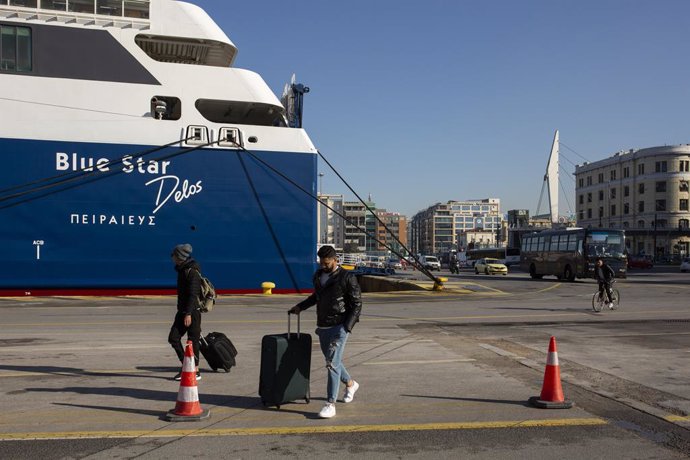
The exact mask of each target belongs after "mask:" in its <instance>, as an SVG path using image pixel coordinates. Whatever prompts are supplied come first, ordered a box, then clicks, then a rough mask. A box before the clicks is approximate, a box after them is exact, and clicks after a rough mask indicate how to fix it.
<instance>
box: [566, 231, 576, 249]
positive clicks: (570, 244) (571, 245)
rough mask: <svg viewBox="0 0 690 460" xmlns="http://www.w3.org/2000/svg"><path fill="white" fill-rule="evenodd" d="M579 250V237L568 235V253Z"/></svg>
mask: <svg viewBox="0 0 690 460" xmlns="http://www.w3.org/2000/svg"><path fill="white" fill-rule="evenodd" d="M576 250H577V235H575V234H571V235H568V251H576Z"/></svg>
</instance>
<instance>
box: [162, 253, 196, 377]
mask: <svg viewBox="0 0 690 460" xmlns="http://www.w3.org/2000/svg"><path fill="white" fill-rule="evenodd" d="M170 256H171V257H172V260H173V262H174V263H175V270H176V271H177V313H176V314H175V320H174V321H173V325H172V327H171V328H170V334H169V335H168V343H170V345H172V347H173V350H175V353H177V357H178V359H179V360H180V362H182V361H183V360H184V348H183V346H182V343H181V339H182V337H183V336H184V335H185V334H187V339H188V340H191V341H192V347H193V348H194V362H195V364H196V379H197V380H200V379H201V373H200V372H199V339H200V338H201V311H200V310H199V296H200V294H201V273H200V267H199V264H198V263H197V261H196V260H194V259H193V258H192V245H191V244H189V243H185V244H178V245H177V246H175V247H174V248H173V251H172V254H170ZM181 377H182V373H181V372H178V373H177V375H176V376H175V377H174V379H175V380H180V379H181Z"/></svg>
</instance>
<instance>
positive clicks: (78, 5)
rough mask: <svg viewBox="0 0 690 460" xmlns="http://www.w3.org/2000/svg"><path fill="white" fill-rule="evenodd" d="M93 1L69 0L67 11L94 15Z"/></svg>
mask: <svg viewBox="0 0 690 460" xmlns="http://www.w3.org/2000/svg"><path fill="white" fill-rule="evenodd" d="M93 5H94V2H93V0H69V5H68V8H67V10H68V11H72V12H74V13H89V14H94V13H95V11H94V7H93Z"/></svg>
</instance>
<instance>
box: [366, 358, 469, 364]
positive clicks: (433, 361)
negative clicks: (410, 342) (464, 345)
mask: <svg viewBox="0 0 690 460" xmlns="http://www.w3.org/2000/svg"><path fill="white" fill-rule="evenodd" d="M474 361H476V359H472V358H456V359H437V360H420V361H374V362H371V361H368V362H366V363H362V365H364V366H386V365H393V364H447V363H471V362H474Z"/></svg>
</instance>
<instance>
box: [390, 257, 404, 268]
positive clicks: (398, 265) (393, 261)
mask: <svg viewBox="0 0 690 460" xmlns="http://www.w3.org/2000/svg"><path fill="white" fill-rule="evenodd" d="M386 267H387V268H392V269H393V270H402V268H403V267H402V264H401V263H400V261H399V260H398V259H388V262H386Z"/></svg>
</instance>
